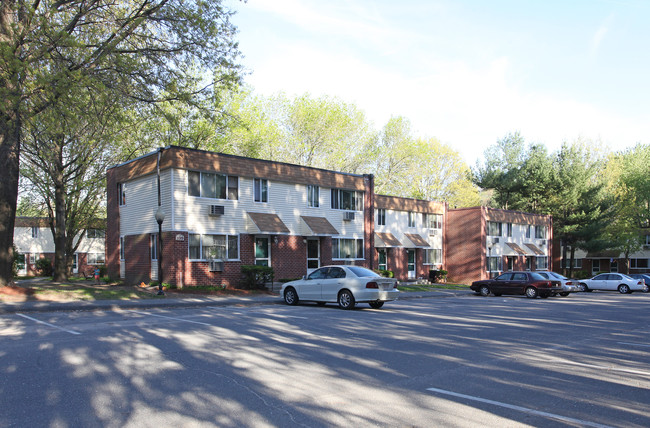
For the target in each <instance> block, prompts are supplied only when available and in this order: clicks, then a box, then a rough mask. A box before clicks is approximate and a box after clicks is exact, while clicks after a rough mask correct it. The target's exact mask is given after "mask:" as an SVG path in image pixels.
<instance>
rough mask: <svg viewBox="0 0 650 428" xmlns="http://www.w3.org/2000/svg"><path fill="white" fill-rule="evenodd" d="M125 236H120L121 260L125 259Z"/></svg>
mask: <svg viewBox="0 0 650 428" xmlns="http://www.w3.org/2000/svg"><path fill="white" fill-rule="evenodd" d="M124 253H125V251H124V237H123V236H120V260H124Z"/></svg>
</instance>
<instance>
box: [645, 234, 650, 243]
mask: <svg viewBox="0 0 650 428" xmlns="http://www.w3.org/2000/svg"><path fill="white" fill-rule="evenodd" d="M645 245H650V235H646V236H645Z"/></svg>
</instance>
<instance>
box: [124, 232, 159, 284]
mask: <svg viewBox="0 0 650 428" xmlns="http://www.w3.org/2000/svg"><path fill="white" fill-rule="evenodd" d="M150 239H151V238H150V235H149V234H148V233H144V234H141V235H129V236H125V237H124V249H125V252H124V259H125V263H126V272H125V273H126V275H125V278H124V282H125V283H126V284H140V283H141V282H144V283H148V282H149V281H150V280H151V254H150V253H149V245H150ZM118 274H119V271H118Z"/></svg>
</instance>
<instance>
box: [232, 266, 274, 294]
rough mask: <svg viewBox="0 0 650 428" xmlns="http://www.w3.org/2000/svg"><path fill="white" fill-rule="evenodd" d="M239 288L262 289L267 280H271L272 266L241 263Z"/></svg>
mask: <svg viewBox="0 0 650 428" xmlns="http://www.w3.org/2000/svg"><path fill="white" fill-rule="evenodd" d="M241 273H242V279H241V283H240V288H243V289H245V290H254V289H262V288H264V285H265V284H266V283H267V282H273V276H274V274H273V268H270V267H268V266H258V265H242V267H241Z"/></svg>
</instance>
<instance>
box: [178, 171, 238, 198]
mask: <svg viewBox="0 0 650 428" xmlns="http://www.w3.org/2000/svg"><path fill="white" fill-rule="evenodd" d="M187 194H188V195H189V196H196V197H201V198H212V199H231V200H237V199H239V178H238V177H236V176H232V175H225V174H217V173H210V172H199V171H189V172H188V173H187Z"/></svg>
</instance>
